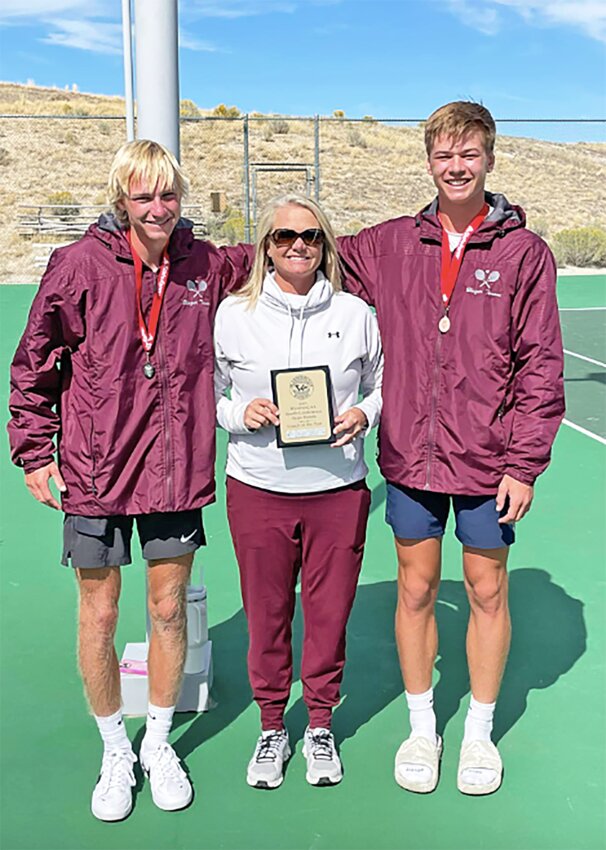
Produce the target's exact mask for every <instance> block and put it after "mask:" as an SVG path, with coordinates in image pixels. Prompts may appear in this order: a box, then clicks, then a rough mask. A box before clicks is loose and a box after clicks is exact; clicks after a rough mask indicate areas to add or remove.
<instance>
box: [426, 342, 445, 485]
mask: <svg viewBox="0 0 606 850" xmlns="http://www.w3.org/2000/svg"><path fill="white" fill-rule="evenodd" d="M441 348H442V334H441V333H440V332H439V331H438V336H437V339H436V345H435V350H434V364H433V380H432V386H431V407H430V412H429V428H428V430H427V465H426V468H425V486H424V488H423V489H424V490H429V489H430V487H429V484H430V480H431V455H432V452H433V444H434V436H435V429H436V418H437V412H438V396H439V394H440V372H441V367H440V349H441Z"/></svg>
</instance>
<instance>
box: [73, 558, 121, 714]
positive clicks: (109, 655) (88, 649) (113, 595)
mask: <svg viewBox="0 0 606 850" xmlns="http://www.w3.org/2000/svg"><path fill="white" fill-rule="evenodd" d="M76 577H77V580H78V588H79V591H80V611H79V624H78V659H79V664H80V673H81V675H82V681H83V683H84V690H85V693H86V696H87V698H88V701H89V703H90V707H91V709H92V711H93V714H96V715H97V716H99V717H108V716H109V715H111V714H114V713H115V712H116V711H118V709H119V708H120V670H119V666H118V658H117V656H116V650H115V648H114V635H115V632H116V623H117V621H118V600H119V598H120V587H121V577H120V569H119V567H99V568H98V569H86V570H82V569H78V570H76Z"/></svg>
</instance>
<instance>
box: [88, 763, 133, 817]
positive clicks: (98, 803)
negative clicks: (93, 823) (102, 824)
mask: <svg viewBox="0 0 606 850" xmlns="http://www.w3.org/2000/svg"><path fill="white" fill-rule="evenodd" d="M136 761H137V756H136V755H135V754H134V753H133V751H132V750H131V749H130V748H129V749H115V750H108V751H107V752H105V753H104V754H103V761H102V762H101V773H100V774H99V779H98V780H97V784H96V785H95V790H94V791H93V797H92V800H91V811H92V813H93V814H94V816H95V817H96V818H99V820H106V821H116V820H122V819H123V818H125V817H126V816H127V815H129V814H130V811H131V809H132V807H133V792H132V790H131V789H132V788H133V787H134V785H135V774H134V773H133V765H134V763H135V762H136Z"/></svg>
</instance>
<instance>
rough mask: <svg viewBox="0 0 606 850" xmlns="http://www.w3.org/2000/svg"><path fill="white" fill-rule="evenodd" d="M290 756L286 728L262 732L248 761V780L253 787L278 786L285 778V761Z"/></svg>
mask: <svg viewBox="0 0 606 850" xmlns="http://www.w3.org/2000/svg"><path fill="white" fill-rule="evenodd" d="M289 758H290V744H289V742H288V732H287V731H286V729H270V730H267V731H265V732H262V733H261V735H260V736H259V739H258V740H257V746H256V747H255V752H254V753H253V757H252V758H251V760H250V761H249V762H248V768H247V770H246V781H247V782H248V784H249V785H252V787H253V788H277V787H278V786H279V785H281V784H282V780H283V779H284V762H286V761H288V759H289Z"/></svg>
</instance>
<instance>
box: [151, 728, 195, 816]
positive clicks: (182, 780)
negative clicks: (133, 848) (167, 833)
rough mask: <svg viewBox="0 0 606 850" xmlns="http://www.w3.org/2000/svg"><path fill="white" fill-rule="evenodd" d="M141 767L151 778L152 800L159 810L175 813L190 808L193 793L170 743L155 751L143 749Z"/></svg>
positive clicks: (160, 745)
mask: <svg viewBox="0 0 606 850" xmlns="http://www.w3.org/2000/svg"><path fill="white" fill-rule="evenodd" d="M139 759H140V761H141V767H142V768H143V771H144V772H145V774H146V775H147V777H148V778H149V784H150V786H151V794H152V800H153V801H154V803H155V804H156V806H157V807H158V808H159V809H163V810H164V811H165V812H175V811H177V810H178V809H184V808H185V807H186V806H189V804H190V803H191V800H192V797H193V791H192V787H191V784H190V782H189V779H188V778H187V774H186V773H185V771H184V770H183V768H182V767H181V762H180V760H179V757H178V756H177V754H176V752H175V751H174V750H173V748H172V747H171V745H170V744H169V743H168V742H166V741H165V742H164V743H163V744H158V746H157V747H156V748H155V749H147V747H141V752H140V753H139Z"/></svg>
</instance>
